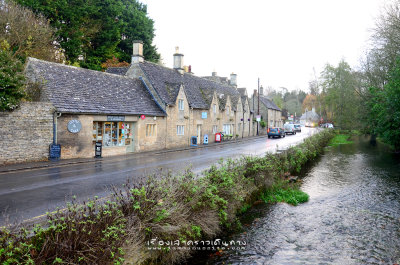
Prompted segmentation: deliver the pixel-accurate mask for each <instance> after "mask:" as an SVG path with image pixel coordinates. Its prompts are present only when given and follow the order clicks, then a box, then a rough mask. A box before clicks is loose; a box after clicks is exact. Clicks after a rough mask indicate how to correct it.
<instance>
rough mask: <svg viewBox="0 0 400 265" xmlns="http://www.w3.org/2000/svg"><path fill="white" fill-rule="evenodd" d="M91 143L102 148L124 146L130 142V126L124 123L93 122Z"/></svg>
mask: <svg viewBox="0 0 400 265" xmlns="http://www.w3.org/2000/svg"><path fill="white" fill-rule="evenodd" d="M93 141H101V142H102V143H103V146H105V147H111V146H125V145H130V144H131V141H132V124H130V123H125V122H93Z"/></svg>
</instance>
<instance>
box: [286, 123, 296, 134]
mask: <svg viewBox="0 0 400 265" xmlns="http://www.w3.org/2000/svg"><path fill="white" fill-rule="evenodd" d="M284 129H285V133H286V134H289V133H290V134H296V128H295V127H294V124H289V123H287V124H285V126H284Z"/></svg>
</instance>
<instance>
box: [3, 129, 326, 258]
mask: <svg viewBox="0 0 400 265" xmlns="http://www.w3.org/2000/svg"><path fill="white" fill-rule="evenodd" d="M332 135H333V133H332V132H331V131H324V132H322V133H319V134H318V135H314V136H312V137H311V139H307V140H305V141H304V142H303V143H301V144H299V145H298V146H296V147H293V148H290V149H289V150H288V151H287V153H286V154H279V155H272V154H267V155H266V156H265V157H243V158H241V159H236V160H231V159H228V160H226V161H222V160H221V161H220V162H219V164H217V165H213V166H211V168H210V169H209V170H207V171H205V172H203V177H201V178H199V177H197V176H195V175H194V174H193V172H191V171H190V170H186V171H185V172H184V173H183V174H181V175H177V176H173V175H172V174H171V172H161V171H160V172H157V173H155V174H154V175H152V176H148V177H147V178H137V179H135V182H132V181H130V180H128V181H127V183H126V184H125V185H124V186H123V187H122V188H117V187H114V188H113V192H112V194H111V195H110V196H109V197H108V198H107V199H108V200H107V201H100V200H99V199H97V198H95V199H93V200H90V201H88V202H84V203H82V204H79V203H78V202H76V201H73V202H72V203H70V204H68V205H67V208H66V210H65V211H61V210H59V211H57V212H56V213H53V214H49V215H48V217H47V224H46V225H45V226H43V227H41V226H38V225H37V226H35V227H34V228H32V229H27V228H18V227H16V228H10V229H3V230H0V263H1V264H56V263H64V264H111V263H114V264H121V263H129V264H141V263H144V262H146V263H147V264H155V263H157V264H174V263H179V262H182V261H184V260H185V259H186V258H188V257H189V256H190V254H191V251H190V250H187V249H185V250H179V251H178V250H174V251H173V250H172V249H171V247H170V245H166V244H164V243H163V242H174V241H176V240H180V242H184V241H186V242H188V241H196V240H211V239H212V238H214V237H215V236H216V235H217V234H219V233H221V231H222V230H223V229H233V228H235V227H240V222H238V219H237V214H240V213H243V212H244V211H246V210H247V209H248V208H249V207H250V205H252V204H253V202H254V201H256V200H257V199H258V198H260V197H261V198H262V199H263V200H264V201H266V202H279V201H286V202H287V203H290V204H293V205H297V204H298V203H302V202H305V201H307V200H308V195H307V194H305V193H303V192H301V191H300V190H299V189H298V188H297V187H296V186H295V185H293V184H289V183H288V182H287V181H283V180H282V178H281V176H283V174H284V173H285V172H287V171H288V170H293V171H295V172H298V171H299V168H301V166H303V165H304V164H305V163H307V161H310V160H312V159H314V158H315V157H316V155H317V154H319V153H320V152H322V150H323V149H322V147H323V146H324V145H326V143H327V142H328V141H329V139H330V138H331V137H332ZM161 243H162V244H161ZM152 247H154V249H153V248H152ZM149 248H150V249H149Z"/></svg>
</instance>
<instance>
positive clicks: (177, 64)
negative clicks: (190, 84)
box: [174, 47, 184, 74]
mask: <svg viewBox="0 0 400 265" xmlns="http://www.w3.org/2000/svg"><path fill="white" fill-rule="evenodd" d="M174 69H175V70H178V72H179V73H181V74H183V73H184V69H183V54H181V53H179V47H176V48H175V54H174Z"/></svg>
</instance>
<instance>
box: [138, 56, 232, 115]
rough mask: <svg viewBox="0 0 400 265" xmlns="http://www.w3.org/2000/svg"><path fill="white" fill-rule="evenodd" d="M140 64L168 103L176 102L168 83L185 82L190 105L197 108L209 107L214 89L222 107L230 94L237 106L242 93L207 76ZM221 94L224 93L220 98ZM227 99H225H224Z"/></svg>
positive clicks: (151, 64) (145, 63)
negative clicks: (202, 76) (171, 95)
mask: <svg viewBox="0 0 400 265" xmlns="http://www.w3.org/2000/svg"><path fill="white" fill-rule="evenodd" d="M139 66H140V67H141V69H142V70H143V72H144V73H145V74H146V77H147V78H148V79H149V81H150V83H151V84H152V86H153V87H154V88H155V89H156V90H157V92H158V93H159V95H160V97H161V98H162V100H164V102H166V103H167V104H170V105H173V104H175V102H176V96H177V94H176V95H174V96H175V98H173V97H170V95H169V93H168V91H167V87H168V86H167V84H168V83H172V84H183V86H184V89H185V93H186V96H187V98H188V101H189V105H190V106H191V107H192V108H195V109H209V108H210V104H211V100H210V99H212V95H213V93H214V91H216V92H217V96H218V99H219V100H220V107H221V106H222V108H224V107H225V101H226V97H227V96H228V95H229V96H230V98H231V101H232V102H233V103H234V106H233V107H234V108H235V107H236V105H235V104H237V102H238V99H239V96H240V93H239V92H238V91H237V90H236V89H235V88H233V87H230V86H228V85H224V84H220V83H218V82H214V81H211V80H208V79H205V78H201V77H197V76H194V75H192V74H189V73H184V74H183V75H182V74H180V73H179V72H178V71H176V70H174V69H171V68H167V67H164V66H160V65H158V64H154V63H150V62H147V61H145V62H143V63H139ZM220 95H223V96H222V98H220ZM224 99H225V101H224Z"/></svg>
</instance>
